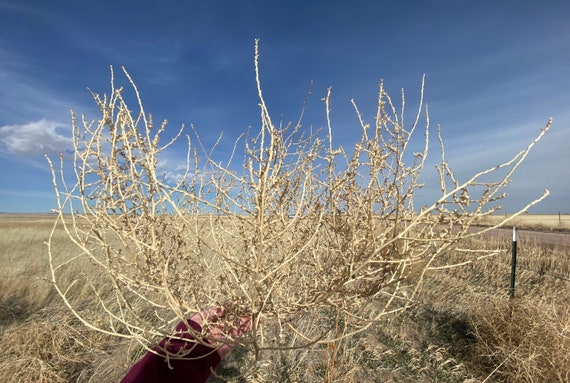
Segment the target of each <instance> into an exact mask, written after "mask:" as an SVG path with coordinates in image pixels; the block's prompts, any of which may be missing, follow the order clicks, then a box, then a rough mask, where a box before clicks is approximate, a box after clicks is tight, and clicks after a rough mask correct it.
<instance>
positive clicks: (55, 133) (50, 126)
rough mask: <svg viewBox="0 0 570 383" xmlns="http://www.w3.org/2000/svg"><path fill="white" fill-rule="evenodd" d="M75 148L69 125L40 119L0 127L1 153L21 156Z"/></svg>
mask: <svg viewBox="0 0 570 383" xmlns="http://www.w3.org/2000/svg"><path fill="white" fill-rule="evenodd" d="M72 148H73V143H72V139H71V137H70V134H69V126H68V125H66V124H62V123H59V122H54V121H48V120H44V119H42V120H39V121H34V122H29V123H26V124H20V125H5V126H2V127H0V153H1V154H2V155H6V156H17V157H20V158H36V157H38V156H42V155H46V154H47V155H53V154H58V153H63V152H67V151H69V150H71V149H72Z"/></svg>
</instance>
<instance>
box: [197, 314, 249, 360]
mask: <svg viewBox="0 0 570 383" xmlns="http://www.w3.org/2000/svg"><path fill="white" fill-rule="evenodd" d="M231 308H232V304H231V303H229V304H225V305H223V306H221V307H212V308H210V309H209V310H203V311H201V312H198V313H195V314H194V315H192V316H191V317H190V320H191V321H193V322H196V323H197V324H198V325H200V327H202V329H203V330H205V332H206V335H207V336H208V337H211V338H213V339H214V340H219V341H220V342H219V343H218V344H217V345H214V346H215V347H217V350H216V351H217V352H218V354H219V355H220V358H221V359H223V358H224V357H225V356H226V355H228V353H229V352H230V351H231V350H232V349H233V348H234V347H235V346H236V344H235V343H233V342H232V340H234V339H237V338H240V337H242V336H244V335H245V334H246V333H247V332H248V331H250V330H251V317H250V316H239V317H235V318H228V315H227V312H228V310H229V309H231Z"/></svg>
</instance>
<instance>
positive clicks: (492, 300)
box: [0, 215, 570, 383]
mask: <svg viewBox="0 0 570 383" xmlns="http://www.w3.org/2000/svg"><path fill="white" fill-rule="evenodd" d="M15 227H17V230H16V231H14V230H11V228H15ZM50 230H51V227H50V226H48V225H43V224H42V218H41V217H40V218H39V220H38V223H37V224H34V218H31V217H26V216H23V217H10V218H6V217H3V216H1V215H0V254H2V259H1V261H2V264H3V265H4V267H3V268H2V269H1V270H0V283H2V285H1V287H2V288H1V289H0V292H1V294H0V298H1V299H0V308H2V311H0V313H1V316H0V321H1V332H0V337H1V338H0V339H1V343H2V348H1V350H0V361H1V362H0V374H1V375H2V376H3V377H4V380H5V381H7V382H41V381H44V382H95V383H97V382H101V383H103V382H110V381H118V380H119V379H120V377H122V375H123V374H124V373H125V371H126V369H127V368H128V367H129V365H130V364H132V363H133V362H134V361H135V360H137V359H138V358H139V357H140V356H141V355H142V353H143V352H144V348H143V347H142V346H141V345H139V344H138V343H137V342H134V341H131V340H128V339H117V338H116V337H113V336H108V335H104V334H101V333H100V332H97V331H94V330H91V329H89V328H87V327H85V326H84V325H83V324H82V323H80V322H79V320H77V319H76V318H75V317H74V316H73V314H72V313H71V311H70V310H68V308H67V307H65V306H64V304H63V302H62V301H61V299H59V297H58V296H57V294H56V291H55V289H54V288H53V286H51V284H50V283H49V282H48V281H47V280H46V277H47V276H49V268H48V265H47V263H46V259H45V248H44V247H43V246H44V245H43V243H44V242H45V241H46V240H47V238H48V237H49V235H50ZM16 233H17V235H16ZM58 233H59V235H56V238H57V240H56V241H55V243H54V245H56V246H58V248H59V249H60V250H65V249H66V248H68V247H70V246H71V245H72V243H71V242H70V241H69V239H68V238H67V236H66V235H65V233H64V232H63V230H62V229H61V228H60V229H58ZM7 234H8V235H7ZM568 245H569V244H565V243H560V244H558V245H556V246H543V245H541V244H540V242H537V241H524V240H522V241H521V243H520V244H519V264H520V266H521V268H520V269H519V271H518V275H517V290H516V299H515V300H510V299H509V298H508V285H509V273H510V263H509V259H510V248H509V238H508V236H507V238H506V239H505V238H503V237H500V236H490V237H489V238H486V239H485V241H480V240H473V242H472V243H470V246H471V247H477V248H479V249H481V250H484V249H501V250H502V252H501V253H499V254H498V255H496V256H493V257H488V258H484V259H481V260H479V261H478V262H473V263H469V264H467V265H465V266H463V267H458V268H453V269H445V270H440V271H437V272H434V273H428V274H427V275H426V276H425V280H424V283H423V285H422V288H421V289H420V291H418V293H417V295H416V299H415V301H414V303H413V304H412V305H411V306H410V307H409V309H408V310H407V311H406V312H404V313H402V314H401V315H398V316H388V317H385V319H384V321H382V322H380V323H377V324H374V325H372V326H370V327H369V329H368V330H366V331H364V332H361V333H359V334H357V335H354V336H352V337H349V338H342V339H337V340H335V341H332V342H328V343H321V344H315V345H314V346H312V347H309V348H303V349H296V350H275V351H273V352H272V353H271V354H270V355H269V356H268V358H267V359H266V360H262V361H260V362H258V363H259V366H258V367H257V368H256V369H251V368H250V369H249V370H248V371H249V375H248V377H247V378H236V379H234V381H242V382H246V381H251V382H255V381H259V380H262V379H264V380H267V381H275V382H294V381H299V382H301V381H302V382H322V381H331V382H332V381H334V382H375V381H382V382H417V381H424V382H458V381H467V382H482V381H486V382H508V381H509V382H510V381H517V382H544V381H548V382H567V381H568V376H569V374H570V369H569V368H568V366H569V365H570V364H569V363H568V355H570V345H569V343H568V342H569V338H568V334H567V329H568V326H569V325H570V323H569V315H568V312H569V310H570V302H569V300H568V296H567V294H566V292H567V291H568V288H569V287H570V286H569V284H570V274H569V273H568V270H570V264H569V262H568V260H569V259H570V257H569V255H570V247H569V246H568ZM30 249H34V251H33V252H31V251H30ZM36 250H38V251H39V252H35V251H36ZM446 256H449V257H451V259H442V262H443V263H449V262H456V263H457V262H458V261H459V260H460V259H462V257H464V256H463V255H461V254H458V253H449V254H447V255H446ZM545 258H547V259H552V260H556V262H543V261H544V259H545ZM21 270H29V272H28V273H27V274H25V275H26V278H25V279H24V278H22V276H23V275H24V274H23V273H22V272H21ZM81 272H82V269H81V268H77V269H74V270H70V272H69V273H68V274H66V276H65V278H67V280H66V281H65V282H66V283H71V282H72V281H73V280H75V279H76V276H77V275H79V274H80V273H81ZM75 286H78V285H77V284H76V285H75ZM88 291H89V290H88V289H86V290H84V293H83V294H78V295H77V297H76V298H75V299H76V300H75V303H76V305H78V306H79V307H82V308H83V309H85V307H88V306H89V305H90V304H91V302H92V297H91V296H90V294H88ZM139 303H142V302H139ZM133 304H136V302H133ZM319 314H320V316H319V317H318V320H319V321H320V322H319V323H324V324H325V325H326V326H328V327H332V328H334V330H333V331H334V334H342V333H343V332H344V331H347V330H350V324H349V323H347V321H346V320H344V318H342V316H339V315H338V313H335V312H327V311H321V312H320V313H319ZM146 315H147V317H148V318H149V320H150V319H152V316H153V312H152V311H147V313H146ZM315 319H317V316H315ZM29 334H34V336H30V335H29ZM250 352H251V351H250V350H248V349H247V348H246V347H240V348H238V349H236V350H234V352H232V353H231V354H230V356H229V357H228V359H227V360H226V361H225V363H224V364H223V365H221V366H220V367H219V369H218V370H217V374H218V375H220V376H221V377H225V378H226V379H230V380H231V377H238V376H239V374H240V371H244V369H245V370H247V368H248V365H247V360H248V354H249V353H250ZM42 379H43V380H42ZM485 379H486V380H485ZM211 381H212V382H221V381H224V380H222V379H221V378H216V377H212V378H211Z"/></svg>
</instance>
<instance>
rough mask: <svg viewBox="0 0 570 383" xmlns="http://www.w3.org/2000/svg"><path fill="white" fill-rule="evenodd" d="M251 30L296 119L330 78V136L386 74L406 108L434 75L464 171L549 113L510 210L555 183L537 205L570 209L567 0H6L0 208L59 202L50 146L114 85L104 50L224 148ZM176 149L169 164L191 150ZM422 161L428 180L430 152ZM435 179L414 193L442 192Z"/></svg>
mask: <svg viewBox="0 0 570 383" xmlns="http://www.w3.org/2000/svg"><path fill="white" fill-rule="evenodd" d="M256 38H259V39H260V49H261V80H262V83H263V87H264V95H265V97H266V101H267V103H268V107H269V110H270V112H271V113H272V114H273V116H274V117H273V118H274V119H277V120H278V119H279V118H280V116H283V119H284V120H285V121H296V120H297V117H298V113H299V110H300V108H301V106H302V104H303V100H304V99H305V96H306V93H307V89H308V87H309V84H310V83H311V81H312V82H313V87H312V95H311V98H310V100H309V103H308V106H307V113H306V115H305V119H304V126H306V127H309V126H314V127H322V126H324V125H325V123H326V120H325V113H324V107H323V103H322V101H321V98H322V97H324V95H325V94H326V89H327V88H328V87H329V86H330V87H332V97H333V101H332V115H331V118H332V127H333V134H334V142H335V145H343V146H345V147H350V145H351V143H353V142H354V140H356V139H357V138H358V133H359V130H358V129H359V128H358V120H357V118H356V116H355V114H354V111H353V109H352V106H351V104H350V100H351V99H353V98H354V99H355V100H356V102H357V103H358V105H359V106H360V108H361V111H362V112H363V114H364V117H365V118H367V119H368V120H369V121H371V122H372V118H373V116H374V114H375V105H376V95H377V90H378V83H379V81H380V79H384V83H385V86H386V88H388V90H389V91H390V93H391V94H392V96H393V98H394V99H399V92H400V89H401V88H405V90H406V95H407V97H408V100H407V107H408V110H409V111H410V112H412V110H414V109H415V108H413V107H411V106H412V105H413V104H414V103H415V102H417V99H418V93H419V87H420V84H421V78H422V75H423V74H425V75H426V91H425V101H426V102H427V103H428V104H429V110H430V118H431V124H432V128H433V129H434V130H433V131H432V132H433V133H435V129H436V126H437V124H440V125H441V128H442V133H443V137H444V140H445V142H446V146H447V153H446V156H447V159H448V160H449V163H450V165H451V166H452V167H453V168H454V169H455V170H456V172H457V175H458V177H459V178H460V179H464V178H465V177H467V176H468V175H470V174H471V173H473V172H475V171H476V170H479V169H482V168H485V167H489V166H493V165H496V164H498V163H499V162H501V161H503V160H506V159H507V158H509V157H510V156H512V155H514V154H515V153H516V152H518V151H519V150H520V149H522V148H523V147H524V146H526V144H527V143H528V142H529V141H530V140H531V139H532V138H533V137H534V136H535V135H536V134H537V133H538V132H539V130H540V128H542V127H543V126H544V125H545V124H546V122H547V120H548V118H549V117H551V116H552V117H553V118H554V125H553V127H552V129H551V131H550V132H549V133H548V134H547V136H546V137H545V138H544V139H543V141H542V142H541V143H540V144H539V145H538V146H537V147H536V149H535V150H534V151H533V152H532V153H531V154H530V155H529V157H528V160H527V161H526V162H525V164H524V165H523V166H522V168H521V169H520V170H519V172H518V173H517V174H516V176H515V177H514V182H513V184H512V185H510V186H509V189H508V190H507V191H508V192H509V193H510V198H509V200H508V201H506V202H505V203H504V211H505V212H509V211H513V210H515V209H517V208H520V207H522V206H524V205H525V204H526V202H528V201H530V200H532V199H534V198H535V197H538V196H539V195H541V194H542V192H543V190H544V189H545V188H548V189H549V190H550V191H551V196H550V197H549V198H548V199H547V200H546V201H544V202H543V203H541V204H540V205H539V206H537V207H536V208H534V209H533V210H532V211H533V212H544V213H556V212H558V211H560V212H563V213H570V182H569V180H570V167H569V160H570V3H569V2H567V1H563V0H559V1H523V0H517V1H429V2H428V1H392V2H385V1H358V0H355V1H350V2H348V1H294V0H290V1H257V0H252V1H168V0H165V1H160V2H159V1H147V0H141V1H137V2H131V1H129V2H127V1H121V0H115V1H105V0H102V1H97V2H95V1H89V2H82V1H73V2H72V1H63V0H62V1H51V2H46V1H5V0H0V212H48V211H50V209H52V208H54V207H55V197H54V193H53V189H52V187H51V175H50V173H49V169H48V166H47V163H46V160H45V159H44V157H43V155H44V154H48V155H50V156H51V157H53V158H55V157H56V156H57V153H58V152H62V151H63V152H65V151H67V150H69V149H70V136H69V135H70V120H71V119H70V112H69V111H70V109H74V110H75V111H76V112H77V113H79V114H82V113H84V114H86V115H87V116H88V117H89V118H96V117H97V110H96V107H95V104H94V103H93V100H92V98H91V95H90V94H89V92H88V91H87V88H90V89H92V90H93V91H95V92H97V93H100V94H103V93H108V92H109V89H110V86H109V81H110V73H109V66H110V65H112V66H113V67H114V68H115V72H116V75H117V77H119V74H120V67H121V66H123V65H124V66H125V67H126V69H127V70H128V71H129V73H130V74H131V76H132V77H133V78H134V80H135V82H136V83H137V85H138V87H139V90H140V92H141V96H142V99H143V102H144V104H145V108H146V110H147V111H148V112H151V113H153V115H154V117H155V120H162V119H163V118H168V120H169V127H170V128H169V129H171V130H169V132H168V133H169V134H170V133H171V132H174V131H175V130H177V129H178V128H179V126H180V125H181V124H182V123H184V124H185V125H186V126H190V125H191V124H192V125H194V126H195V127H196V129H197V131H198V133H199V134H200V135H201V137H202V138H203V139H204V141H205V142H206V144H208V143H211V142H213V140H214V139H215V137H217V135H218V134H219V132H222V131H223V132H224V141H223V142H224V144H223V145H222V147H221V151H222V153H223V150H224V148H229V147H230V146H231V144H232V141H233V139H234V138H235V137H237V136H238V135H239V134H240V133H242V132H245V131H246V130H247V128H248V127H252V128H254V129H255V128H259V126H260V121H259V109H258V106H257V102H258V100H257V98H256V85H255V78H254V72H253V46H254V39H256ZM120 81H123V79H122V78H121V79H120ZM411 119H412V116H411V115H410V117H408V120H411ZM432 136H435V134H433V135H432ZM422 139H423V137H422V136H421V134H420V135H419V136H418V140H420V141H421V140H422ZM432 149H433V151H432V152H431V156H432V159H433V161H434V163H435V161H436V160H437V159H438V153H437V150H436V149H437V147H436V146H435V145H432ZM180 150H182V145H181V146H180ZM169 155H170V156H171V158H169V161H170V162H169V163H171V164H172V166H173V167H174V166H175V164H176V159H177V158H180V157H181V156H182V153H181V152H180V153H176V151H173V152H172V153H170V154H169ZM425 173H426V174H425V179H426V180H427V181H428V183H429V182H430V181H433V180H435V169H434V168H433V166H430V167H428V168H426V169H425ZM430 190H434V189H433V188H430V187H427V188H426V190H425V191H424V192H422V193H423V194H421V195H420V196H418V197H419V198H420V199H422V201H424V200H425V201H429V200H430V198H431V199H433V198H434V197H435V196H436V195H435V194H433V195H432V194H430V193H431V192H430ZM422 201H420V203H421V202H422Z"/></svg>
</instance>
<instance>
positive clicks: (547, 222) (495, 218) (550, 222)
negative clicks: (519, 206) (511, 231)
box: [480, 214, 570, 231]
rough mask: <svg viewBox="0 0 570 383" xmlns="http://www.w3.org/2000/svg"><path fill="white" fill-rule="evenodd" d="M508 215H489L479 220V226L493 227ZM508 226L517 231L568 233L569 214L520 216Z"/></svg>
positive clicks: (569, 224) (569, 225)
mask: <svg viewBox="0 0 570 383" xmlns="http://www.w3.org/2000/svg"><path fill="white" fill-rule="evenodd" d="M506 217H508V215H491V216H487V217H485V218H484V219H483V220H481V222H480V223H481V224H484V225H494V224H497V223H499V222H501V221H502V220H504V219H505V218H506ZM509 225H510V226H516V227H518V228H519V229H532V230H545V231H570V214H560V215H559V214H521V215H519V216H517V217H515V218H513V220H512V221H511V222H509Z"/></svg>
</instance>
